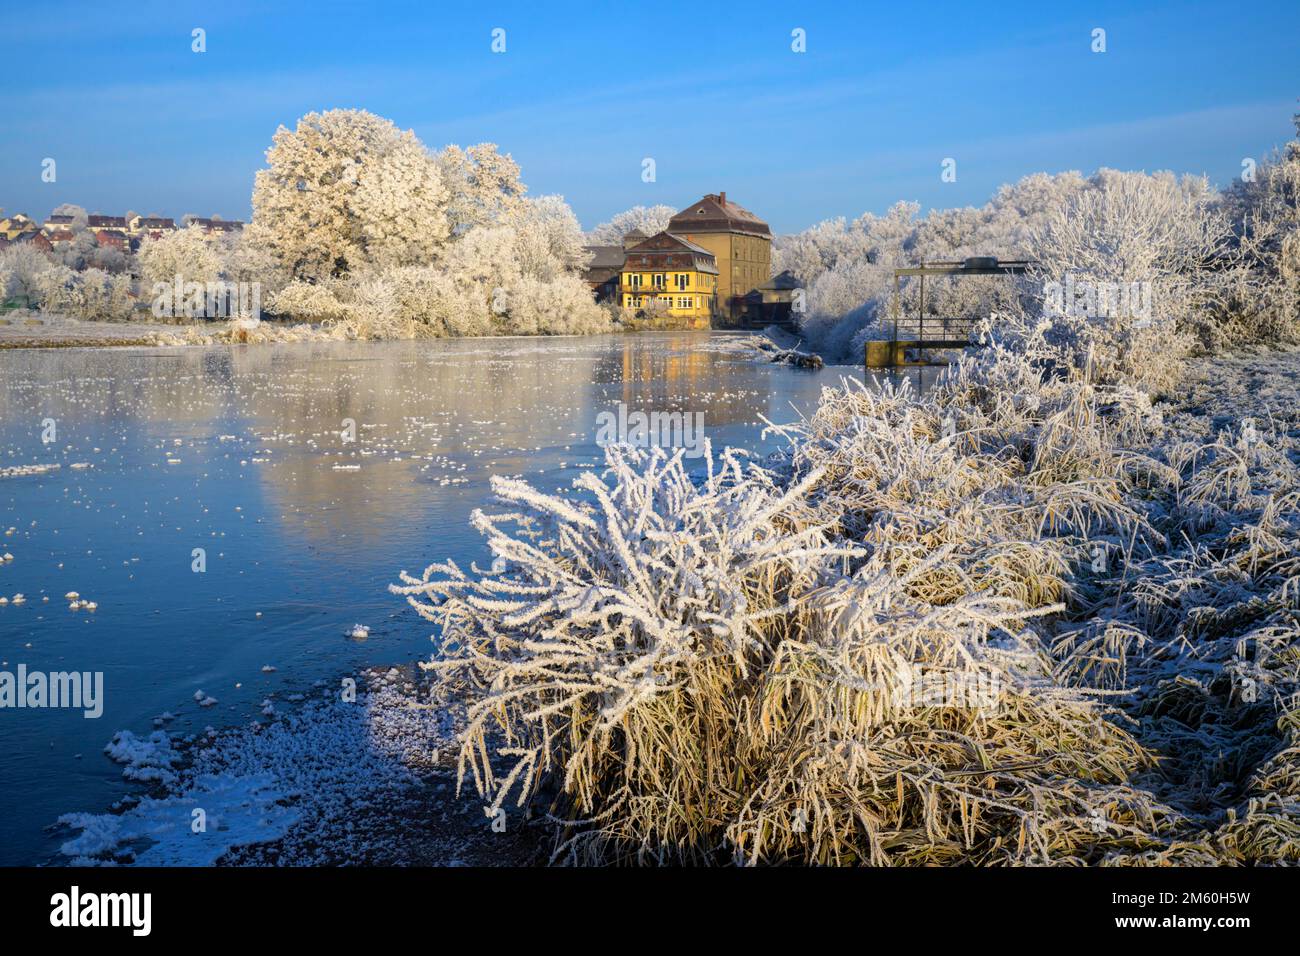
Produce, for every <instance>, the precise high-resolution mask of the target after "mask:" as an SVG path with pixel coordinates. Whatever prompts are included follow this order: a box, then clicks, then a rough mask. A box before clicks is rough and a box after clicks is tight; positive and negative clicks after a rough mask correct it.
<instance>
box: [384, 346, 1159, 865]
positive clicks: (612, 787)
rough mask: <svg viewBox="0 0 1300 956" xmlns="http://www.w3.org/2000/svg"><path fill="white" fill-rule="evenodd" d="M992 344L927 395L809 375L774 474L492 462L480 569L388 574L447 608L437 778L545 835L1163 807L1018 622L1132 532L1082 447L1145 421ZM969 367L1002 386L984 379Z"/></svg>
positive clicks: (1094, 452) (1063, 594)
mask: <svg viewBox="0 0 1300 956" xmlns="http://www.w3.org/2000/svg"><path fill="white" fill-rule="evenodd" d="M983 361H984V362H986V363H988V362H990V359H989V357H988V356H985V357H984V358H983ZM995 364H996V365H998V366H1007V367H1006V368H989V367H983V368H981V367H977V366H975V365H969V364H968V365H966V366H964V367H963V370H962V372H961V373H960V375H954V379H953V381H952V383H951V384H950V385H949V387H948V391H947V392H944V393H943V394H942V397H941V398H939V397H927V398H925V399H916V398H914V397H912V396H911V395H910V394H909V393H908V392H907V391H906V390H903V391H890V390H885V391H884V392H879V393H877V392H872V391H869V390H867V389H863V388H861V387H849V388H846V389H844V390H829V391H827V393H825V395H824V397H823V400H822V403H821V405H820V407H819V409H818V410H817V413H816V415H815V416H814V417H813V418H812V419H810V420H809V421H808V422H807V423H805V424H804V425H802V426H800V427H799V428H797V429H795V430H794V431H793V432H792V435H793V437H794V443H793V445H792V451H791V454H790V456H789V458H788V459H787V461H786V464H785V465H784V466H782V467H781V468H780V469H779V470H778V471H777V472H771V471H768V470H765V469H762V468H758V467H754V466H746V465H745V464H744V463H743V462H742V460H740V459H739V458H737V457H735V456H734V455H731V454H727V455H725V456H723V459H722V460H721V461H719V462H716V463H711V464H710V471H709V475H710V476H712V477H708V478H706V479H705V480H703V481H702V482H697V481H695V480H693V479H692V478H691V476H690V475H689V474H688V473H687V472H686V470H685V468H684V466H683V464H682V461H681V459H680V458H678V459H672V460H669V459H666V458H664V457H657V456H653V455H652V456H643V455H638V454H635V453H624V452H620V451H617V450H615V451H611V453H610V455H609V458H608V461H607V463H608V466H609V472H608V475H607V477H606V478H605V479H603V480H602V479H598V478H596V477H595V476H593V475H586V476H584V477H583V478H582V479H580V480H579V481H578V482H577V483H576V486H575V494H574V495H572V496H567V497H560V496H548V495H544V494H542V493H540V492H538V491H536V490H534V489H532V488H531V487H529V486H527V485H526V484H524V483H522V482H518V481H506V480H496V481H494V484H493V488H494V491H495V493H496V495H497V497H498V498H499V499H500V500H501V502H502V503H503V505H504V506H505V509H506V510H505V512H504V513H503V514H500V515H496V516H494V515H489V514H483V513H480V514H477V515H476V517H475V524H476V526H477V527H478V528H479V529H480V531H482V532H483V533H484V534H485V535H486V536H487V538H488V545H489V548H490V549H491V551H492V554H493V556H494V558H495V559H496V566H495V567H494V569H493V571H491V572H480V571H478V570H477V569H471V570H470V571H465V570H462V569H460V568H459V567H458V566H456V565H454V564H451V563H447V564H442V565H434V566H432V567H430V568H428V569H426V571H425V572H424V573H423V574H422V575H420V576H419V577H412V576H408V575H403V584H402V586H400V587H396V588H395V590H396V591H397V592H398V593H402V594H404V595H406V596H407V597H408V599H409V600H410V601H411V602H412V604H413V605H414V606H415V607H416V608H417V610H418V611H419V612H420V614H421V615H423V616H425V617H426V618H428V619H430V620H432V621H435V622H436V623H438V624H439V625H440V627H441V633H440V635H439V638H438V639H439V641H440V642H441V646H442V652H441V653H440V655H439V656H438V657H437V658H435V659H434V661H433V662H431V664H430V667H432V668H433V669H434V670H435V671H436V672H437V673H438V674H439V675H440V684H439V686H440V688H441V693H442V694H443V695H444V696H445V699H446V701H447V702H448V703H451V704H457V703H463V704H465V705H467V706H468V708H469V720H470V723H469V729H468V731H467V732H466V735H465V736H464V738H463V741H462V743H463V749H462V751H461V771H462V774H464V775H468V776H469V777H470V778H472V780H473V784H474V786H475V787H476V788H478V789H479V790H480V792H482V793H483V794H484V795H485V796H486V797H487V798H488V799H490V800H492V801H493V802H494V806H496V807H501V806H510V805H520V804H522V803H524V802H526V801H527V800H529V799H537V800H542V801H545V802H547V803H549V811H550V812H551V813H553V814H554V815H555V816H556V817H557V819H558V820H559V821H561V822H564V823H567V825H566V826H565V827H564V828H563V829H562V830H561V831H560V835H559V843H558V846H557V853H558V854H559V855H560V857H561V858H581V859H611V858H612V859H640V860H650V861H667V860H677V859H691V860H698V861H712V862H719V861H724V860H728V859H731V858H733V857H734V858H737V859H742V860H746V861H767V862H779V861H784V860H794V861H800V862H824V863H844V862H871V863H887V862H898V863H907V862H914V863H925V862H930V863H934V862H956V861H959V860H966V861H976V862H1011V861H1026V862H1027V861H1039V862H1042V861H1049V860H1069V859H1076V858H1096V857H1097V856H1098V855H1099V854H1101V853H1103V852H1105V848H1106V847H1108V846H1120V845H1124V844H1125V843H1126V842H1127V841H1128V840H1129V838H1127V837H1124V836H1123V833H1122V830H1123V828H1125V827H1127V826H1130V825H1131V823H1132V821H1134V820H1140V821H1142V828H1143V832H1147V831H1148V830H1150V831H1160V830H1162V829H1163V827H1164V824H1163V823H1162V822H1159V821H1161V820H1163V818H1164V817H1166V816H1168V811H1166V810H1164V809H1162V808H1161V807H1160V806H1159V803H1158V801H1154V800H1152V799H1151V798H1150V797H1149V796H1148V795H1144V794H1141V793H1136V792H1133V791H1132V790H1131V789H1129V787H1128V783H1127V780H1128V775H1130V774H1133V773H1136V772H1137V771H1138V770H1139V769H1140V768H1141V767H1142V766H1144V765H1145V763H1146V760H1147V758H1146V756H1145V754H1144V752H1143V748H1142V747H1141V746H1140V745H1139V744H1138V743H1137V742H1136V741H1135V740H1133V739H1132V738H1131V737H1130V736H1129V735H1127V734H1126V733H1125V732H1124V731H1122V730H1121V729H1119V728H1118V727H1117V726H1116V725H1114V724H1112V723H1110V722H1108V720H1107V719H1106V718H1107V714H1106V710H1105V708H1102V707H1099V706H1097V705H1096V704H1095V703H1093V702H1091V701H1090V700H1089V699H1088V698H1087V696H1086V695H1084V694H1081V693H1080V692H1079V689H1078V688H1076V687H1075V686H1073V685H1072V684H1067V683H1064V682H1061V681H1059V680H1057V679H1056V678H1055V677H1054V675H1053V670H1052V664H1051V661H1050V657H1049V654H1048V649H1047V645H1046V643H1045V633H1044V632H1043V631H1042V630H1040V629H1039V628H1038V627H1037V624H1036V622H1038V621H1040V620H1041V619H1043V617H1044V615H1048V614H1056V613H1059V612H1060V611H1061V610H1062V608H1063V606H1064V604H1063V602H1064V601H1065V600H1067V599H1068V597H1069V595H1070V593H1071V590H1072V577H1073V574H1074V568H1075V567H1076V565H1077V564H1078V562H1079V558H1080V552H1081V550H1082V548H1081V541H1082V539H1083V537H1084V536H1085V535H1089V534H1092V535H1097V534H1112V535H1121V534H1122V535H1125V536H1126V537H1128V538H1132V537H1133V536H1134V535H1136V536H1137V537H1138V538H1139V539H1140V540H1143V541H1145V540H1147V539H1148V538H1155V537H1157V536H1155V535H1151V534H1149V532H1148V530H1146V529H1145V528H1144V525H1143V523H1142V522H1141V521H1140V520H1139V518H1138V516H1137V515H1135V514H1134V513H1133V512H1132V510H1131V509H1129V508H1127V507H1126V506H1125V505H1124V504H1123V503H1122V502H1121V501H1120V500H1119V495H1118V493H1117V489H1116V485H1115V478H1114V474H1113V473H1114V471H1115V470H1116V469H1118V468H1119V465H1118V464H1117V462H1118V460H1119V459H1118V456H1117V455H1116V454H1115V453H1114V451H1113V449H1112V447H1111V446H1110V445H1109V444H1108V443H1109V442H1111V441H1113V440H1114V436H1115V435H1117V434H1121V433H1122V434H1125V435H1127V434H1128V433H1129V432H1130V431H1132V430H1135V429H1136V430H1138V431H1140V430H1141V429H1143V428H1145V427H1147V424H1146V423H1145V422H1144V420H1143V417H1142V415H1140V414H1139V415H1137V416H1136V417H1134V416H1132V415H1130V414H1128V413H1127V412H1125V413H1124V414H1122V415H1119V416H1118V417H1115V416H1109V415H1106V414H1104V413H1103V412H1101V411H1100V410H1099V408H1098V406H1099V405H1102V406H1103V407H1104V403H1106V402H1114V403H1116V404H1118V405H1121V406H1124V407H1127V406H1125V401H1126V399H1124V398H1122V397H1115V396H1111V395H1110V393H1106V397H1102V398H1097V397H1096V396H1095V395H1094V394H1093V393H1094V392H1095V389H1094V388H1093V387H1092V386H1088V385H1086V384H1085V383H1070V382H1068V381H1065V380H1062V379H1060V378H1057V377H1053V376H1051V375H1048V374H1045V373H1044V372H1043V371H1042V370H1041V369H1040V370H1035V369H1034V367H1033V366H1032V365H1030V364H1029V363H1027V362H1022V361H1021V360H1020V359H1019V357H1014V356H1011V355H1009V353H1005V352H1003V353H1002V357H1001V360H1000V361H999V362H997V363H995ZM995 374H996V375H999V376H1001V378H1002V379H1003V380H1008V381H1009V380H1011V379H1015V380H1017V381H1019V382H1020V384H1021V385H1022V387H1023V388H1024V390H1026V392H1027V394H1026V395H1025V396H1024V398H1023V401H1022V402H1020V403H1019V404H1015V403H1005V404H1000V403H998V402H996V401H994V400H993V398H992V397H991V395H989V394H984V393H983V392H982V391H981V390H985V389H987V387H988V384H989V383H990V382H991V381H992V378H993V376H994V375H995ZM977 394H983V398H982V399H981V400H982V401H983V402H984V403H985V404H971V405H960V404H959V401H961V402H969V401H971V400H972V397H973V396H975V395H977ZM985 406H987V407H985ZM950 419H951V421H952V424H951V426H950V425H949V420H950ZM1009 452H1010V454H1009ZM950 692H951V693H950ZM936 693H937V694H938V695H939V697H938V698H937V699H932V697H933V695H934V694H936ZM949 693H950V696H949V697H945V696H944V694H949ZM952 694H955V695H956V696H955V698H954V697H953V696H951V695H952ZM497 734H501V735H503V736H502V744H501V745H500V748H501V749H499V750H497V749H496V744H495V743H494V741H495V740H496V739H497V736H496V735H497ZM959 740H964V741H968V742H969V744H970V746H954V742H955V741H959ZM494 755H495V756H494ZM1095 814H1101V815H1102V816H1101V819H1102V820H1103V822H1105V821H1114V826H1115V830H1116V832H1115V833H1110V832H1109V831H1106V830H1103V831H1102V832H1099V831H1097V830H1096V829H1095V827H1094V825H1093V823H1092V821H1093V820H1094V819H1096V817H1095ZM1108 825H1109V824H1108ZM920 834H926V837H925V838H921V837H920Z"/></svg>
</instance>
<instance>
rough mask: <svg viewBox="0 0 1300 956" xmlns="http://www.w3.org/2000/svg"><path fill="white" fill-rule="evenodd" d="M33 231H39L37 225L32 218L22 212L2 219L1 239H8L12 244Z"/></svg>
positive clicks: (0, 221) (0, 224)
mask: <svg viewBox="0 0 1300 956" xmlns="http://www.w3.org/2000/svg"><path fill="white" fill-rule="evenodd" d="M33 231H39V230H37V228H36V223H34V222H32V220H31V217H30V216H27V215H24V214H23V213H21V212H16V213H14V214H13V215H12V216H6V217H5V218H4V219H0V238H4V239H7V240H9V241H10V242H13V241H15V240H16V239H18V237H19V236H21V235H23V234H25V233H28V232H33Z"/></svg>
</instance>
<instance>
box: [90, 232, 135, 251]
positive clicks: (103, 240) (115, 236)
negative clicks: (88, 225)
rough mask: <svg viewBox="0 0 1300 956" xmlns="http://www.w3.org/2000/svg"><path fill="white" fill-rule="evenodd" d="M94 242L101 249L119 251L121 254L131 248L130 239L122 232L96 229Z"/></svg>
mask: <svg viewBox="0 0 1300 956" xmlns="http://www.w3.org/2000/svg"><path fill="white" fill-rule="evenodd" d="M95 241H96V242H97V243H99V245H100V247H101V248H112V249H120V250H121V251H122V252H126V251H128V249H130V248H131V239H130V237H129V236H127V234H126V233H124V232H118V231H117V230H115V229H96V230H95Z"/></svg>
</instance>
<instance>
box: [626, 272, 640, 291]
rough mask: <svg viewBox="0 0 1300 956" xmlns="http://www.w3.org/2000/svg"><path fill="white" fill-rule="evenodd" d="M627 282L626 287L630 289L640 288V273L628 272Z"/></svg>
mask: <svg viewBox="0 0 1300 956" xmlns="http://www.w3.org/2000/svg"><path fill="white" fill-rule="evenodd" d="M627 284H628V287H629V288H632V289H639V288H641V274H640V273H639V272H629V273H628V276H627Z"/></svg>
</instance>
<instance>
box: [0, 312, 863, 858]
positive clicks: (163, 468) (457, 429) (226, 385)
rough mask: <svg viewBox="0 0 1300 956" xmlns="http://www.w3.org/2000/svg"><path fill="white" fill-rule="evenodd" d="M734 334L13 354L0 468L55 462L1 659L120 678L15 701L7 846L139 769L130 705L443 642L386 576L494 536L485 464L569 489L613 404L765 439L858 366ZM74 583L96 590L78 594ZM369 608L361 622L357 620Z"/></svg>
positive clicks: (3, 767)
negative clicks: (99, 696) (64, 699)
mask: <svg viewBox="0 0 1300 956" xmlns="http://www.w3.org/2000/svg"><path fill="white" fill-rule="evenodd" d="M738 344H739V336H736V335H729V334H726V333H708V332H702V333H699V332H697V333H654V334H643V335H637V336H622V337H596V338H574V339H545V340H543V339H502V340H483V339H478V340H458V341H444V342H436V343H428V342H424V343H383V344H370V343H342V344H323V345H290V346H249V347H242V348H227V347H221V348H211V349H138V350H136V349H109V350H72V349H58V350H48V351H10V352H0V469H4V468H13V467H14V466H27V465H55V464H57V465H58V466H59V467H58V468H57V469H50V470H46V471H44V472H41V473H32V474H20V475H11V476H9V477H3V478H0V532H3V533H4V537H3V538H0V555H3V554H4V553H5V552H7V553H9V554H11V555H12V556H13V560H11V561H7V562H0V596H4V597H6V598H9V599H10V600H9V603H7V604H5V605H3V606H0V673H3V672H8V673H11V674H16V673H17V669H18V667H19V665H23V666H24V667H25V668H26V670H27V671H28V672H29V673H33V672H40V673H49V672H68V671H78V672H88V673H96V672H102V674H103V681H104V689H103V700H102V715H100V716H99V717H97V718H91V719H88V718H86V717H85V716H83V710H80V709H71V708H67V709H49V708H46V709H30V708H26V709H14V708H4V709H0V740H3V747H0V864H19V863H33V862H39V861H44V860H47V859H50V858H51V857H52V856H54V855H55V854H56V852H57V847H58V843H59V838H58V837H57V836H56V835H55V834H53V833H51V832H49V831H48V829H47V828H48V826H49V824H51V823H52V822H53V821H54V820H55V819H56V818H57V817H58V816H59V815H60V814H62V813H65V812H69V811H74V810H94V811H99V810H103V809H105V808H107V807H108V806H109V805H110V804H112V803H113V802H114V801H115V800H117V799H119V798H120V797H121V796H123V795H124V794H125V793H127V792H129V791H132V790H138V789H139V788H138V786H136V785H128V784H127V783H126V782H125V781H123V779H122V776H121V768H120V767H119V766H118V765H116V764H114V763H112V762H110V761H109V760H108V759H107V758H106V757H105V755H104V753H103V748H104V745H105V743H107V742H108V740H109V739H110V738H111V737H112V735H113V732H114V731H116V730H118V729H130V730H133V731H134V732H136V733H138V734H145V733H147V732H149V731H151V730H153V729H154V727H155V721H156V719H158V718H164V721H163V722H162V723H160V724H158V726H163V727H165V728H166V729H167V730H168V731H169V732H171V733H174V734H187V733H194V732H196V731H199V730H202V729H203V728H204V727H207V726H216V727H222V726H231V725H237V724H247V723H249V722H251V721H253V720H256V719H259V718H260V716H261V703H262V701H263V699H264V698H266V697H267V696H268V695H276V696H279V697H280V698H283V697H284V696H285V695H287V694H290V693H293V692H294V691H295V690H297V689H301V688H306V687H309V686H310V685H311V684H312V682H314V681H317V680H321V679H325V678H330V679H333V678H335V677H336V676H337V675H338V674H340V673H345V672H350V671H353V670H355V669H356V668H359V667H363V666H368V665H375V664H391V663H402V662H406V661H410V660H412V659H414V658H418V657H424V656H427V655H428V654H429V652H430V650H431V645H430V641H429V637H430V633H429V631H430V629H429V627H428V625H426V624H425V623H424V622H422V621H420V620H419V619H418V618H417V617H416V616H415V615H414V613H412V612H411V611H410V610H409V609H408V608H407V607H406V605H405V604H404V603H403V602H402V601H401V600H400V599H398V598H395V597H393V596H392V595H390V594H389V593H388V592H387V586H388V584H389V583H390V582H394V581H396V580H397V573H398V571H399V570H401V569H408V570H411V571H418V570H419V569H421V568H423V567H424V565H426V564H428V563H430V562H431V561H433V560H435V559H441V558H444V557H453V558H455V559H456V560H457V561H460V562H468V561H469V560H471V559H475V558H482V556H483V555H484V553H485V552H484V549H483V548H482V547H481V545H480V539H479V537H478V535H477V534H476V533H474V532H473V531H472V529H471V528H470V527H469V523H468V519H469V514H470V512H471V510H472V509H473V508H475V507H478V506H480V505H483V504H484V503H486V502H487V500H488V478H489V476H490V475H493V474H500V475H518V476H523V477H526V478H528V479H529V480H531V481H534V482H535V483H537V484H539V485H541V486H543V487H546V488H557V487H562V486H567V484H568V482H569V481H570V480H571V479H572V478H573V477H575V476H576V475H577V474H579V473H580V471H581V470H582V469H584V468H590V467H593V466H599V465H600V463H601V462H602V460H603V456H602V453H601V450H600V448H599V446H598V445H597V434H598V431H599V426H600V421H601V419H600V418H599V416H600V415H601V413H602V412H606V413H610V412H615V411H616V410H617V409H618V406H619V403H623V405H624V406H625V410H626V412H627V413H629V414H630V413H631V412H634V411H638V410H639V411H644V412H654V411H661V412H667V411H681V412H686V413H698V414H699V415H700V416H702V422H703V426H704V432H705V434H706V435H707V436H708V438H709V439H710V440H711V441H712V442H713V444H714V445H715V447H720V446H722V445H727V444H730V445H735V446H740V447H745V448H748V449H751V450H753V451H756V452H763V451H765V450H770V449H772V448H774V447H776V445H777V444H778V443H779V439H776V438H772V437H769V438H768V439H767V440H763V439H761V438H760V432H761V430H762V427H763V426H762V423H761V421H760V416H763V417H766V418H768V419H771V420H773V421H777V422H788V421H791V420H793V419H794V418H795V417H796V411H795V409H796V408H798V409H809V408H811V407H812V405H813V404H814V403H815V401H816V397H817V394H818V392H819V390H820V389H821V387H822V386H823V385H830V384H836V383H838V381H839V378H840V377H841V376H842V375H847V374H858V373H859V370H855V369H852V368H828V369H824V370H821V371H817V372H813V371H808V370H801V369H792V368H789V367H787V366H779V365H772V364H768V363H765V362H762V361H759V360H756V359H755V357H754V354H753V352H752V351H750V350H748V349H743V348H739V347H738ZM353 435H355V440H346V439H349V438H352V436H353ZM200 557H201V560H200ZM74 591H75V592H77V593H78V595H79V600H81V601H93V602H94V603H95V604H96V608H95V610H93V611H89V610H86V609H84V608H83V609H78V610H72V609H70V607H69V604H70V601H69V600H68V599H66V598H65V595H66V594H68V593H69V592H74ZM17 594H22V595H23V596H24V598H25V600H24V601H23V602H22V603H14V602H13V600H12V598H13V597H14V596H15V595H17ZM355 624H363V625H366V626H368V627H369V635H368V636H367V637H366V638H364V639H357V638H354V637H351V636H349V632H350V631H352V630H353V625H355ZM271 668H274V669H273V670H272V669H271ZM200 691H202V692H203V693H204V694H205V695H206V696H207V697H208V698H211V699H214V700H215V701H216V702H215V703H209V704H208V705H207V706H200V704H199V703H198V702H197V701H196V699H195V695H196V694H197V693H198V692H200ZM165 715H172V716H170V717H165Z"/></svg>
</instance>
